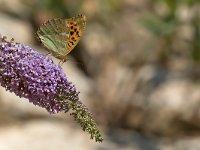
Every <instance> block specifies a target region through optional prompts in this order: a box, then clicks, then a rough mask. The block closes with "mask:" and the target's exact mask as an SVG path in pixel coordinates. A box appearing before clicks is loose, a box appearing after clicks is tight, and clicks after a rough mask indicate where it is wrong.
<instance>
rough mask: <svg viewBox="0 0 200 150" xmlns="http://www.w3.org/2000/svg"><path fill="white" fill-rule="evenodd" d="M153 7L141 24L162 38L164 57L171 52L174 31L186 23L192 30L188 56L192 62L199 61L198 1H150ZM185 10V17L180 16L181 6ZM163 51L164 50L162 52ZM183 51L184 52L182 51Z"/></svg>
mask: <svg viewBox="0 0 200 150" xmlns="http://www.w3.org/2000/svg"><path fill="white" fill-rule="evenodd" d="M152 4H153V6H154V8H155V9H153V15H152V16H148V17H147V18H145V19H143V21H142V23H143V25H144V26H145V27H146V28H147V29H148V30H149V31H151V32H152V33H153V34H154V35H155V36H156V37H157V38H158V39H160V40H162V41H163V43H165V44H164V47H161V48H162V51H166V50H167V51H168V53H167V55H168V56H165V57H169V56H170V55H172V54H173V48H172V45H173V44H176V43H174V40H173V39H174V38H176V33H177V32H179V29H180V27H181V26H184V25H187V26H189V27H190V28H191V30H192V38H191V39H190V40H189V41H186V42H188V43H189V45H190V47H191V48H192V50H191V51H190V56H189V58H193V61H194V62H197V63H199V62H200V13H199V8H200V5H199V4H200V1H199V0H157V1H152ZM183 7H184V8H185V9H186V11H187V12H185V13H186V18H181V17H182V16H181V15H184V12H180V11H181V9H182V8H183ZM163 53H165V52H163ZM183 53H184V52H183Z"/></svg>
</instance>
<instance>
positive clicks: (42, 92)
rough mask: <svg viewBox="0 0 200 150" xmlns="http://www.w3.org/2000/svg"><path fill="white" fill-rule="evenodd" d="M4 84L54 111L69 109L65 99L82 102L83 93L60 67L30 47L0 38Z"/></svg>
mask: <svg viewBox="0 0 200 150" xmlns="http://www.w3.org/2000/svg"><path fill="white" fill-rule="evenodd" d="M0 85H1V86H3V87H5V88H6V89H7V90H9V91H10V92H14V93H15V94H16V95H18V96H19V97H24V98H27V99H29V101H30V102H32V103H33V104H35V105H38V106H40V107H44V108H46V109H47V111H48V112H50V113H56V112H59V111H62V110H64V111H68V109H69V108H67V105H64V104H63V101H65V100H70V101H72V102H76V101H78V94H79V92H78V91H76V88H75V86H74V85H72V84H71V82H69V81H68V80H67V77H66V75H65V73H63V71H62V69H61V67H60V66H58V65H56V64H54V63H53V61H52V60H51V59H50V58H48V57H47V56H45V55H43V54H40V53H38V52H37V51H34V50H33V49H32V48H30V47H28V46H24V45H22V44H18V43H12V42H6V41H5V40H3V39H0Z"/></svg>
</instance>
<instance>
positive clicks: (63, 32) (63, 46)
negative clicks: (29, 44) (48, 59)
mask: <svg viewBox="0 0 200 150" xmlns="http://www.w3.org/2000/svg"><path fill="white" fill-rule="evenodd" d="M86 21H87V18H86V16H85V15H83V14H80V15H77V16H75V17H72V18H69V19H60V18H57V19H51V20H48V21H47V22H45V23H43V24H42V25H41V26H40V28H39V29H38V31H37V33H36V34H37V36H38V38H39V40H40V41H41V43H42V44H43V45H44V46H45V47H46V48H47V49H48V51H49V53H51V54H52V55H53V56H54V57H56V58H58V59H60V60H61V61H62V62H66V61H67V54H68V53H69V52H71V51H72V50H73V48H74V47H75V46H76V45H77V44H78V42H79V40H80V38H81V37H82V35H83V31H84V29H85V25H86Z"/></svg>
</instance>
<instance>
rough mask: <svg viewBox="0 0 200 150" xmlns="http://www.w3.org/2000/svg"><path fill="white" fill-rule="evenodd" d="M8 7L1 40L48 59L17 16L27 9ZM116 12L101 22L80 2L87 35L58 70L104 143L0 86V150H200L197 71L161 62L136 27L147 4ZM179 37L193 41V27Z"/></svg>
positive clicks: (30, 29)
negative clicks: (9, 40)
mask: <svg viewBox="0 0 200 150" xmlns="http://www.w3.org/2000/svg"><path fill="white" fill-rule="evenodd" d="M10 2H11V1H3V0H0V3H1V4H6V5H5V6H6V7H5V8H2V7H0V9H1V12H2V13H0V22H1V24H0V33H1V34H2V35H6V36H8V37H10V38H11V37H13V38H15V41H17V42H21V43H24V44H26V45H29V46H31V47H33V48H35V49H37V50H40V51H41V52H42V53H45V51H44V48H42V47H39V45H37V42H36V39H35V37H34V36H33V35H34V32H35V29H34V28H33V25H32V24H31V22H30V21H29V20H27V19H26V17H27V16H26V14H23V13H22V12H21V11H22V10H26V9H27V8H26V7H25V6H24V4H23V3H21V2H20V1H18V0H14V1H12V4H10ZM14 4H15V6H16V7H13V5H14ZM118 5H120V6H121V7H120V9H119V10H118V9H117V8H118V7H117V6H118ZM118 5H117V4H116V11H117V12H118V13H116V14H117V15H113V14H112V13H113V12H112V11H111V12H109V11H107V13H109V15H110V16H112V17H110V18H109V17H108V16H106V15H105V14H103V15H104V16H103V15H102V16H103V19H104V22H103V23H102V20H101V19H99V18H98V15H99V14H100V13H101V9H94V8H93V7H94V6H95V7H97V8H98V3H95V2H91V1H86V2H85V4H84V5H83V8H82V9H83V10H84V11H85V13H86V14H87V16H88V17H89V23H88V25H87V29H86V32H85V34H84V37H83V39H82V40H81V44H80V45H78V48H77V49H75V50H74V52H72V55H73V56H75V58H76V59H75V60H72V61H68V62H67V63H65V64H64V65H63V69H64V71H65V72H66V74H67V76H68V77H69V80H70V81H72V82H73V83H74V84H75V85H76V87H77V89H78V90H79V91H80V92H81V94H80V99H81V100H82V101H83V102H84V103H85V104H86V105H87V106H88V107H89V109H90V110H91V112H92V113H93V114H94V118H95V119H96V120H97V121H98V124H99V127H100V128H101V130H102V132H103V135H104V138H105V140H104V142H103V143H101V144H99V143H95V142H94V141H92V140H90V139H89V135H88V134H87V133H84V132H83V131H82V130H81V128H80V127H79V126H78V125H77V124H76V123H75V122H74V121H73V120H72V118H70V116H69V115H68V114H62V113H61V114H56V115H49V114H48V113H47V112H46V111H45V110H44V109H42V108H38V107H36V106H33V105H32V104H30V103H28V101H27V100H26V99H23V98H18V97H16V96H15V95H14V94H12V93H9V92H8V91H5V90H4V89H3V88H2V87H0V150H13V149H20V150H23V149H34V150H45V149H47V150H54V149H60V150H62V149H63V150H64V149H73V150H79V149H81V150H84V149H87V150H89V149H102V150H103V149H105V150H107V149H109V150H112V149H113V150H114V149H115V150H122V149H123V150H199V149H200V144H199V143H200V136H199V135H200V125H199V121H200V113H199V105H200V92H199V91H200V90H199V88H200V84H199V82H198V80H197V81H196V80H195V81H194V80H193V78H192V77H193V76H191V74H192V75H194V74H193V73H197V75H198V70H195V69H193V68H192V67H191V65H190V62H189V61H188V60H184V59H178V60H177V59H172V60H169V61H168V62H167V65H163V64H161V63H158V60H159V59H158V57H159V50H158V47H159V46H158V45H157V44H158V41H157V40H156V39H155V38H154V37H153V36H152V35H151V34H150V32H148V31H147V30H146V29H145V28H144V27H142V25H141V24H140V21H139V20H140V18H142V17H143V16H145V15H146V14H148V13H149V11H150V10H149V9H148V6H149V5H148V2H147V1H144V0H142V1H140V2H138V1H135V0H132V1H131V0H125V1H124V2H120V4H118ZM1 6H2V5H1ZM6 9H7V10H9V11H10V12H11V13H8V11H6ZM105 9H106V8H105ZM104 12H106V11H104ZM119 12H120V13H119ZM12 14H17V15H19V14H23V15H21V16H22V18H20V17H15V16H14V15H12ZM35 20H37V19H35ZM180 34H181V35H179V37H181V38H183V39H184V38H185V39H187V38H190V36H188V35H190V34H191V32H190V28H187V27H186V28H183V29H182V30H181V32H180ZM184 35H185V36H184ZM179 40H180V39H178V41H179ZM150 43H151V44H150ZM185 47H187V46H185ZM185 49H186V48H185ZM185 49H182V50H185ZM79 53H80V55H79ZM52 58H53V57H52ZM54 60H55V63H58V60H56V59H54Z"/></svg>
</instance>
